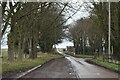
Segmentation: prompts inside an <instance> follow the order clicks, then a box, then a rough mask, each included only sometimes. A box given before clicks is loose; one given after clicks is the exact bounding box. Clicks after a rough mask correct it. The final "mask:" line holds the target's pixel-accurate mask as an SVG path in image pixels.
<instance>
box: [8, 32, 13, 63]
mask: <svg viewBox="0 0 120 80" xmlns="http://www.w3.org/2000/svg"><path fill="white" fill-rule="evenodd" d="M13 39H14V38H13V35H12V32H11V33H9V34H8V60H9V61H13V60H14V41H13Z"/></svg>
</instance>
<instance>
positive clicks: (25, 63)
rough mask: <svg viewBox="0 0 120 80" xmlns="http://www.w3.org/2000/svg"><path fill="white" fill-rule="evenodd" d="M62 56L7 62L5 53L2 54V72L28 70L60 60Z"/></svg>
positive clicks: (41, 56)
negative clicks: (53, 60) (50, 61)
mask: <svg viewBox="0 0 120 80" xmlns="http://www.w3.org/2000/svg"><path fill="white" fill-rule="evenodd" d="M61 57H63V56H62V55H59V54H45V53H42V54H39V57H38V58H36V59H34V60H32V59H25V58H24V59H22V61H19V60H14V61H13V62H10V61H8V60H7V55H6V52H4V53H3V60H2V72H3V73H6V72H11V71H20V70H23V69H29V68H32V67H35V66H38V65H40V64H44V63H45V62H47V61H49V60H52V59H56V58H61Z"/></svg>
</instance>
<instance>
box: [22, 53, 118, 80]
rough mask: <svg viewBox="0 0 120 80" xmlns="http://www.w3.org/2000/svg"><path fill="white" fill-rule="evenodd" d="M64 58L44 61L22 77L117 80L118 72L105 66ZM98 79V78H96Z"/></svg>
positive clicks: (68, 57)
mask: <svg viewBox="0 0 120 80" xmlns="http://www.w3.org/2000/svg"><path fill="white" fill-rule="evenodd" d="M64 56H65V58H61V59H57V60H53V61H51V62H48V63H46V64H45V65H43V66H42V67H40V68H38V69H36V70H35V71H33V72H31V73H29V74H27V75H25V76H24V77H23V78H79V79H80V80H82V79H83V80H85V78H111V79H109V80H118V79H112V78H118V74H117V73H115V72H112V71H109V70H107V69H105V68H102V67H99V66H96V65H93V64H89V63H87V62H85V59H83V58H75V57H72V56H69V55H65V54H64ZM97 80H98V79H97ZM105 80H106V79H105Z"/></svg>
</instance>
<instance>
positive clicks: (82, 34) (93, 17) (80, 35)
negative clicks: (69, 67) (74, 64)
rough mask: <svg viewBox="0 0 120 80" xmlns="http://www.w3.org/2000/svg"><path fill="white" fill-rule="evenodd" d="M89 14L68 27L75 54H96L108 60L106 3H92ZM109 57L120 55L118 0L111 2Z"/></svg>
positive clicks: (115, 58)
mask: <svg viewBox="0 0 120 80" xmlns="http://www.w3.org/2000/svg"><path fill="white" fill-rule="evenodd" d="M92 5H93V6H94V7H90V8H91V9H92V10H91V11H90V16H89V17H87V18H82V19H80V20H77V21H76V22H75V23H74V25H72V26H71V27H70V28H69V35H70V36H71V37H69V38H70V40H72V41H73V43H74V48H75V53H76V54H92V55H94V54H97V55H101V56H103V59H107V60H108V56H109V54H108V14H109V11H108V3H107V2H97V3H95V2H94V3H92ZM110 10H111V24H110V25H111V35H110V36H111V46H110V47H111V54H110V56H111V59H113V60H119V57H120V45H119V44H120V2H111V7H110Z"/></svg>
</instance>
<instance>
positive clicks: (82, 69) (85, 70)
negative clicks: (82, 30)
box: [66, 56, 118, 78]
mask: <svg viewBox="0 0 120 80" xmlns="http://www.w3.org/2000/svg"><path fill="white" fill-rule="evenodd" d="M66 58H67V59H68V60H69V61H71V65H72V67H73V69H74V70H75V72H76V73H77V76H78V78H118V73H115V72H112V71H110V70H108V69H105V68H102V67H99V66H96V65H93V64H89V63H87V62H85V59H83V58H75V57H72V56H67V57H66Z"/></svg>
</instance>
